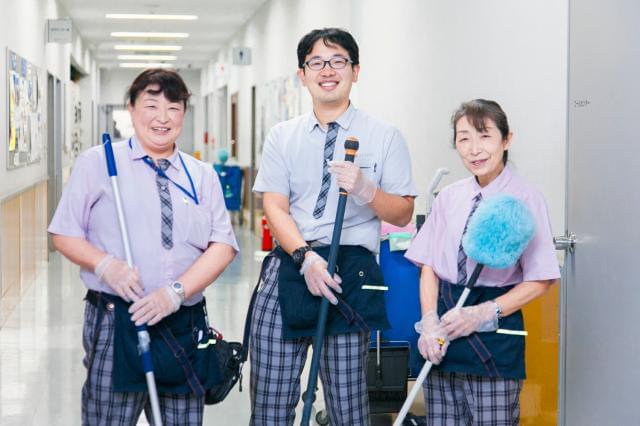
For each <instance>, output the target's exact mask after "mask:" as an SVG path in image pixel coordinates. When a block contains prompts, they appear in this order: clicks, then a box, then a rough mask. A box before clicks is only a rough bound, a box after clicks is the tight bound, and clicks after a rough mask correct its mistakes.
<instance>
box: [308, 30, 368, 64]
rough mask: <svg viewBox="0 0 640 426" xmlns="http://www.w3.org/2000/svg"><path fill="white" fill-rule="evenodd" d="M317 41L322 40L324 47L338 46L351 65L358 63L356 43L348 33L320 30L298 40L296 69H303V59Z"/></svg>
mask: <svg viewBox="0 0 640 426" xmlns="http://www.w3.org/2000/svg"><path fill="white" fill-rule="evenodd" d="M318 40H322V42H323V43H324V45H325V46H327V47H331V46H335V45H337V46H340V47H342V48H343V49H344V50H346V51H347V53H348V54H349V59H351V61H352V65H358V64H359V63H360V57H359V53H358V43H356V40H355V39H354V38H353V36H352V35H351V34H349V32H347V31H345V30H343V29H340V28H322V29H321V30H313V31H311V32H310V33H308V34H306V35H305V36H304V37H302V38H301V39H300V42H299V43H298V68H304V62H305V58H306V57H307V55H308V54H309V53H311V51H312V50H313V46H314V45H315V44H316V42H317V41H318Z"/></svg>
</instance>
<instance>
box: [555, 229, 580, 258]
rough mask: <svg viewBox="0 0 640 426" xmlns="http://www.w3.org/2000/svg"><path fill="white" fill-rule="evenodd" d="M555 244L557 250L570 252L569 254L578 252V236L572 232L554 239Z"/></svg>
mask: <svg viewBox="0 0 640 426" xmlns="http://www.w3.org/2000/svg"><path fill="white" fill-rule="evenodd" d="M553 243H554V244H555V246H556V250H569V253H573V252H574V251H575V250H576V234H574V233H573V232H570V233H569V235H561V236H558V237H553Z"/></svg>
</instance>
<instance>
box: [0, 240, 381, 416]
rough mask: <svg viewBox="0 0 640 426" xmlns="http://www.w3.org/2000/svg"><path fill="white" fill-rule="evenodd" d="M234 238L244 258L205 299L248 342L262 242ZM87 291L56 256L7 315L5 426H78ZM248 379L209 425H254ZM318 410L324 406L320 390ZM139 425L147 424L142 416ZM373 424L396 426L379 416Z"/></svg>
mask: <svg viewBox="0 0 640 426" xmlns="http://www.w3.org/2000/svg"><path fill="white" fill-rule="evenodd" d="M236 232H237V237H238V241H239V243H240V246H241V253H240V254H239V255H238V256H237V257H236V259H235V260H234V262H233V263H232V264H231V265H230V266H229V268H227V270H226V271H225V272H224V274H223V275H222V276H221V277H220V278H219V279H218V280H217V281H216V283H215V284H214V285H213V286H211V287H209V289H207V291H206V293H205V295H206V297H207V306H208V311H209V318H210V322H211V323H212V325H214V326H215V327H216V328H218V329H219V330H221V331H222V332H223V334H224V335H225V338H227V339H229V340H240V339H242V333H243V327H244V320H245V315H246V310H247V306H248V303H249V299H250V297H251V292H252V290H253V287H254V285H255V283H256V280H257V277H258V274H259V271H260V256H256V251H257V250H258V239H257V238H256V237H255V236H254V235H253V234H252V233H251V232H249V231H248V230H245V229H237V230H236ZM84 293H85V290H84V286H83V284H82V282H81V281H80V279H79V276H78V267H76V266H75V265H72V264H71V263H70V262H68V261H67V260H66V259H64V258H61V256H60V255H58V254H57V253H52V254H51V256H50V261H49V263H48V264H47V265H45V266H43V267H42V268H41V270H40V271H38V274H37V276H36V280H35V282H34V283H32V284H31V285H28V286H25V290H24V292H23V294H22V297H21V299H20V302H19V303H18V304H17V305H16V306H15V308H14V309H13V310H12V311H11V312H10V313H5V314H6V315H5V319H4V321H3V323H2V326H1V328H0V425H2V426H13V425H65V426H67V425H77V424H80V390H81V387H82V383H83V381H84V378H85V369H84V367H83V366H82V357H83V350H82V339H81V335H82V315H83V306H84V302H83V300H82V299H83V296H84ZM310 358H311V357H309V359H310ZM305 371H306V370H305ZM244 373H245V377H244V380H243V385H244V386H243V389H244V391H243V392H238V389H237V387H236V388H235V389H234V390H233V391H232V392H231V394H230V395H229V396H228V397H227V399H226V400H225V401H224V402H223V403H221V404H219V405H215V406H207V407H206V408H205V424H207V425H214V424H215V425H246V424H248V422H249V413H250V411H249V393H248V387H249V377H248V375H249V367H248V365H247V366H245V368H244ZM304 383H306V376H303V384H304ZM315 406H317V407H322V393H321V392H319V393H318V401H317V402H316V404H315ZM314 408H315V407H314ZM300 409H301V407H298V412H299V413H300ZM298 419H299V417H298ZM139 424H141V425H144V424H147V423H146V421H145V419H144V416H143V418H142V419H141V420H140V422H139ZM374 424H390V421H389V419H388V418H376V419H374Z"/></svg>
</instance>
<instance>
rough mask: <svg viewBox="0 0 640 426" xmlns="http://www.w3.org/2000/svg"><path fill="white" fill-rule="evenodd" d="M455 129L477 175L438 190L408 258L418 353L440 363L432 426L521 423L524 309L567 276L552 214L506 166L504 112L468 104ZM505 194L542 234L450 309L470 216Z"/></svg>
mask: <svg viewBox="0 0 640 426" xmlns="http://www.w3.org/2000/svg"><path fill="white" fill-rule="evenodd" d="M452 124H453V135H454V139H453V145H454V147H455V149H456V151H457V152H458V154H459V155H460V159H461V160H462V163H463V164H464V166H465V168H466V169H467V170H468V171H469V172H470V173H471V174H472V176H471V177H469V178H467V179H463V180H461V181H458V182H455V183H453V184H452V185H449V186H448V187H446V188H445V189H443V190H442V191H441V192H440V194H439V195H438V197H437V198H436V200H435V203H434V205H433V209H432V212H431V215H430V216H429V218H428V219H427V222H426V224H425V226H423V227H422V229H421V230H420V232H419V233H418V235H417V236H416V238H415V240H414V241H413V243H412V244H411V247H410V248H409V250H407V253H406V257H407V258H409V259H410V260H412V261H413V262H415V263H416V264H418V265H419V266H421V268H422V270H421V275H420V305H421V310H422V320H421V321H420V322H418V323H417V324H416V330H418V332H419V333H420V338H419V339H418V348H419V350H420V353H421V354H422V356H424V357H425V358H426V359H428V360H429V361H431V362H433V364H434V368H433V369H432V371H431V374H430V375H429V376H428V377H427V379H426V380H425V383H424V394H425V402H426V408H427V420H428V421H427V424H429V425H445V424H446V425H449V424H456V425H457V424H492V425H516V424H518V422H519V418H520V402H519V395H520V390H521V388H522V381H523V379H524V378H525V366H524V333H523V330H524V323H523V318H522V311H521V308H522V307H523V306H524V305H526V304H527V303H529V302H531V301H532V300H533V299H535V298H537V297H540V296H541V295H542V294H544V293H545V292H546V291H547V290H548V289H549V287H550V286H551V285H552V284H553V283H555V282H556V281H557V279H558V278H559V277H560V270H559V267H558V262H557V260H556V256H555V250H554V246H553V241H552V234H551V226H550V223H549V218H548V214H547V207H546V203H545V201H544V198H543V196H542V194H540V192H538V191H537V190H536V189H534V188H533V187H532V186H531V185H529V184H528V183H527V182H525V181H524V180H523V179H522V178H520V177H519V176H517V175H516V174H515V173H514V172H513V171H512V170H511V168H510V167H509V165H508V163H507V152H508V149H509V147H510V146H511V142H512V136H513V135H512V133H511V131H510V130H509V124H508V122H507V116H506V114H505V113H504V111H503V110H502V108H501V107H500V105H498V104H497V103H496V102H494V101H489V100H484V99H476V100H473V101H470V102H465V103H463V104H462V105H461V106H460V108H459V109H458V110H457V111H456V112H455V113H454V114H453V117H452ZM500 193H501V194H509V195H511V196H513V197H516V198H518V199H520V200H522V201H523V202H524V203H525V204H526V205H527V206H528V207H529V209H530V211H531V213H532V215H533V217H534V218H535V221H536V225H537V227H536V234H535V236H534V238H533V240H532V241H531V242H530V244H529V246H528V247H527V249H526V250H525V251H524V253H523V254H522V256H521V258H520V259H519V261H518V262H517V263H516V264H515V265H513V266H512V267H509V268H507V269H500V270H497V269H488V268H485V269H484V270H483V271H482V273H481V274H480V277H479V278H478V281H477V285H476V287H475V288H474V289H473V290H472V292H471V295H470V296H469V298H468V299H467V303H466V306H465V307H463V308H461V309H453V307H454V305H455V302H456V301H457V299H458V297H459V295H460V294H461V293H462V290H463V288H464V284H465V283H466V281H467V277H468V276H470V275H471V271H473V269H474V267H475V266H476V263H475V262H474V261H473V260H471V259H468V258H467V256H466V254H465V252H464V250H463V247H462V243H461V240H462V236H463V235H464V233H465V232H466V230H467V223H468V221H469V218H470V217H471V215H473V213H474V212H475V209H476V207H477V206H478V204H479V203H480V202H481V200H483V199H486V198H488V197H491V196H492V195H495V194H500ZM443 342H444V343H443Z"/></svg>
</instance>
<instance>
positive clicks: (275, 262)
mask: <svg viewBox="0 0 640 426" xmlns="http://www.w3.org/2000/svg"><path fill="white" fill-rule="evenodd" d="M266 261H269V262H270V263H269V265H268V266H267V267H266V270H265V274H264V276H263V277H262V286H261V288H260V290H259V292H258V296H257V299H256V304H255V307H254V310H253V317H252V324H251V340H250V344H249V348H250V355H251V356H250V360H251V423H250V424H251V425H260V426H263V425H277V426H280V425H292V424H293V422H294V418H295V408H296V405H297V404H298V402H299V400H300V374H301V373H302V369H303V367H304V364H305V361H306V358H307V351H308V349H309V345H310V344H311V340H312V339H311V338H304V339H295V340H284V339H282V317H281V315H280V304H279V303H278V269H279V267H280V260H279V259H277V258H270V259H268V260H266ZM368 346H369V335H368V334H367V333H349V334H341V335H338V336H327V337H326V338H325V340H324V346H323V348H322V353H323V356H322V358H321V360H320V379H321V380H322V383H323V385H324V386H323V388H324V398H325V402H326V404H327V406H326V407H325V408H326V410H327V413H328V414H329V419H330V422H331V424H332V425H368V424H369V399H368V394H367V386H366V375H365V374H366V365H367V354H368ZM321 408H322V407H318V406H316V409H321Z"/></svg>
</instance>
